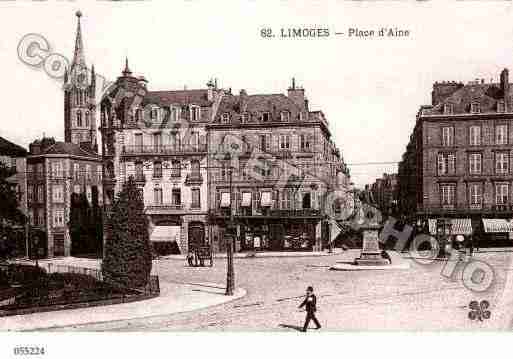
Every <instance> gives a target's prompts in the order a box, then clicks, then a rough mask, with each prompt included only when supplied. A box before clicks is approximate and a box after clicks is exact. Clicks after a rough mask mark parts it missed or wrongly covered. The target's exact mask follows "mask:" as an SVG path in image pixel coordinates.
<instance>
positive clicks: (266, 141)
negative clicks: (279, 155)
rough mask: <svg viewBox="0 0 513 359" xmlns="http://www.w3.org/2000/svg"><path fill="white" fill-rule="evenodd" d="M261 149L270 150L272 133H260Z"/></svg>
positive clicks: (263, 150)
mask: <svg viewBox="0 0 513 359" xmlns="http://www.w3.org/2000/svg"><path fill="white" fill-rule="evenodd" d="M259 142H260V143H259V145H260V151H262V152H269V150H270V145H271V135H260V141H259Z"/></svg>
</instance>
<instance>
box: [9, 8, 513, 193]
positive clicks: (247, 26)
mask: <svg viewBox="0 0 513 359" xmlns="http://www.w3.org/2000/svg"><path fill="white" fill-rule="evenodd" d="M77 10H81V12H82V13H83V16H82V34H83V40H84V48H85V56H86V62H87V65H88V66H90V65H91V64H94V65H95V69H96V72H97V73H99V74H101V75H103V76H104V77H105V78H107V79H109V80H115V79H116V77H117V76H119V75H120V73H121V71H122V69H123V67H124V61H125V57H128V59H129V63H130V68H131V70H132V71H133V72H134V73H135V74H136V75H144V76H145V77H146V79H147V80H148V81H149V84H148V86H149V89H150V90H171V89H183V88H184V86H186V87H187V88H190V89H192V88H205V86H206V83H207V81H208V80H209V79H210V78H212V77H216V78H218V82H219V85H220V86H221V87H224V88H232V91H233V92H234V93H238V92H239V90H240V89H245V90H246V91H247V92H248V93H249V94H252V93H253V94H254V93H286V89H287V87H288V86H289V85H290V82H291V78H292V77H295V78H296V84H298V85H301V86H303V87H304V88H305V93H306V96H307V97H308V99H309V103H310V108H311V109H312V110H322V111H323V112H324V114H325V115H326V117H327V119H328V121H329V123H330V128H331V132H332V136H333V139H334V141H335V142H336V143H337V145H338V147H339V148H340V149H341V151H342V154H343V156H344V159H345V161H346V163H348V164H349V167H350V170H351V176H352V181H353V182H354V183H355V185H357V186H359V187H362V186H363V185H365V184H366V183H372V182H373V181H374V180H375V178H377V177H381V175H382V174H383V172H394V171H396V170H397V166H396V163H397V162H398V161H400V159H401V155H402V153H403V152H404V149H405V146H406V144H407V143H408V139H409V136H410V134H411V131H412V128H413V126H414V124H415V115H416V113H417V111H418V108H419V106H421V105H424V104H430V102H431V90H432V84H433V83H434V82H435V81H453V80H454V81H461V82H464V83H466V82H468V81H472V80H474V79H476V78H479V79H485V81H486V82H489V81H494V82H497V81H498V77H499V73H500V71H501V70H502V69H503V68H505V67H507V68H510V69H512V68H513V67H512V64H513V42H512V41H511V39H512V33H513V26H512V24H513V21H512V20H513V13H512V5H511V2H500V1H497V2H496V1H491V2H461V1H458V2H456V1H455V2H451V1H421V2H420V1H418V2H415V1H390V2H385V1H379V2H374V1H372V2H371V1H369V2H366V1H302V2H293V1H250V0H243V1H233V2H232V1H230V2H228V1H226V2H225V1H216V2H211V1H194V0H191V1H173V2H171V1H169V2H167V1H125V2H108V1H45V2H21V1H13V2H11V1H6V2H1V1H0V30H1V33H2V36H1V37H0V66H1V67H0V68H1V70H0V71H1V72H0V74H1V79H2V83H3V91H2V95H3V96H2V97H3V98H2V102H3V106H2V107H3V109H2V120H1V126H0V136H3V137H5V138H7V139H8V140H11V141H13V142H16V143H18V144H20V145H22V146H24V147H28V144H29V143H30V142H31V141H33V140H34V139H36V138H39V137H41V136H42V135H43V134H45V135H46V136H54V137H55V138H56V139H58V140H63V136H64V125H63V123H64V116H63V92H62V83H61V82H59V81H57V80H55V79H54V78H52V77H50V76H49V75H48V74H47V73H46V72H45V71H44V69H43V67H42V66H29V65H27V64H25V63H23V62H22V61H21V60H20V59H19V57H18V45H19V43H20V41H21V40H22V39H23V38H24V36H25V35H27V34H30V33H33V34H37V36H42V37H44V38H45V39H46V40H47V41H48V44H49V47H50V48H49V50H48V51H47V52H46V54H47V55H49V54H50V53H55V54H60V55H62V56H64V57H66V58H67V59H68V60H69V61H71V59H72V54H73V47H74V41H75V30H76V17H75V12H76V11H77ZM383 27H386V28H398V29H401V30H408V31H409V33H410V34H409V36H407V37H401V38H398V37H379V36H370V37H355V36H351V37H350V36H349V31H350V30H349V29H350V28H354V29H359V30H364V31H365V30H374V31H375V33H377V31H379V29H381V28H383ZM269 28H271V29H272V30H273V33H274V34H275V35H276V36H275V37H274V38H264V37H262V36H261V30H262V29H269ZM281 28H284V29H288V28H321V29H328V32H329V36H327V37H320V38H319V37H311V38H294V39H291V38H281V37H280V36H278V34H279V31H280V29H281ZM336 32H339V33H343V34H342V35H335V33H336ZM383 162H385V163H386V164H369V163H383Z"/></svg>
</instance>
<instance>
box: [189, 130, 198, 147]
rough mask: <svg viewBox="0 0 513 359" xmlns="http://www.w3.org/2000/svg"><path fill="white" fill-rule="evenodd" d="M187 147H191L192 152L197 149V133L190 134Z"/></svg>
mask: <svg viewBox="0 0 513 359" xmlns="http://www.w3.org/2000/svg"><path fill="white" fill-rule="evenodd" d="M189 145H190V146H191V150H192V151H197V150H198V149H199V133H198V132H191V137H190V138H189Z"/></svg>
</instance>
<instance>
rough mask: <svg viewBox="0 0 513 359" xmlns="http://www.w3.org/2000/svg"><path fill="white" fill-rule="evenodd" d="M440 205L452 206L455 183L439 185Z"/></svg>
mask: <svg viewBox="0 0 513 359" xmlns="http://www.w3.org/2000/svg"><path fill="white" fill-rule="evenodd" d="M440 192H441V196H440V199H441V201H442V206H447V205H449V206H452V205H454V202H455V195H456V186H455V185H440Z"/></svg>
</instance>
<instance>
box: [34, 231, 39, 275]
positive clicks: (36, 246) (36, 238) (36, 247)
mask: <svg viewBox="0 0 513 359" xmlns="http://www.w3.org/2000/svg"><path fill="white" fill-rule="evenodd" d="M33 241H34V249H35V255H36V267H39V262H38V259H39V236H38V235H37V234H35V235H34V240H33Z"/></svg>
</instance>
